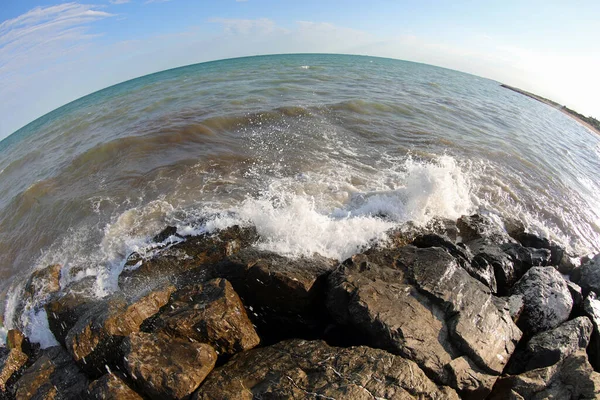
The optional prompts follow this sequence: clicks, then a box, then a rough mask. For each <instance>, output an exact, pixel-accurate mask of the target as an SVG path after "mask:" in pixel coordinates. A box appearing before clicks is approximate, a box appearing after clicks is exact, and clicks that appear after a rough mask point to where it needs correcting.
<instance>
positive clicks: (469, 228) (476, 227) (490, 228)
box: [456, 214, 514, 244]
mask: <svg viewBox="0 0 600 400" xmlns="http://www.w3.org/2000/svg"><path fill="white" fill-rule="evenodd" d="M456 226H457V227H458V230H459V234H460V238H461V239H462V242H463V243H468V242H470V241H472V240H475V239H480V238H487V239H489V240H490V241H491V242H492V243H495V244H501V243H509V242H514V239H512V238H511V237H510V236H508V234H507V233H506V232H504V231H503V230H502V229H501V227H500V226H499V225H497V224H495V223H494V222H493V221H492V220H491V218H490V217H487V216H485V215H480V214H474V215H469V216H467V215H463V216H462V217H460V218H459V219H458V220H457V221H456Z"/></svg>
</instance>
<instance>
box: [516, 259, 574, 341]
mask: <svg viewBox="0 0 600 400" xmlns="http://www.w3.org/2000/svg"><path fill="white" fill-rule="evenodd" d="M513 293H514V294H520V295H522V296H523V301H524V303H525V308H524V310H523V315H522V316H521V318H520V319H519V327H520V328H521V329H522V330H523V331H524V332H526V333H527V334H536V333H538V332H543V331H546V330H548V329H552V328H555V327H557V326H558V325H560V324H561V323H563V322H565V321H566V320H567V319H568V318H569V315H570V314H571V309H572V308H573V298H572V297H571V293H570V292H569V288H568V286H567V282H566V281H565V280H564V278H563V277H562V276H561V274H560V273H559V272H558V271H557V270H555V269H554V268H552V267H534V268H532V269H530V270H529V271H527V273H526V274H525V275H524V276H523V277H522V278H521V279H520V280H519V281H518V282H517V283H516V285H515V287H514V288H513Z"/></svg>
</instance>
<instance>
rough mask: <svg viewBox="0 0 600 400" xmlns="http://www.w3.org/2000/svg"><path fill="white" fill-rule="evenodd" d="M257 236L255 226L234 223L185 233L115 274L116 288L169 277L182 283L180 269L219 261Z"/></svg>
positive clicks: (126, 288)
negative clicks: (211, 230) (178, 240)
mask: <svg viewBox="0 0 600 400" xmlns="http://www.w3.org/2000/svg"><path fill="white" fill-rule="evenodd" d="M257 240H258V235H257V233H256V229H255V228H253V227H252V228H240V227H239V226H237V225H236V226H232V227H229V228H227V229H224V230H222V231H219V232H216V233H214V234H203V235H199V236H192V237H189V238H187V240H185V241H183V242H181V243H177V244H174V245H173V246H171V247H169V248H167V249H165V250H163V251H161V252H159V253H158V254H156V255H155V256H154V257H153V258H150V259H148V260H143V261H142V262H141V265H140V266H139V267H137V268H135V269H124V270H123V272H122V273H121V275H120V276H119V288H120V289H121V290H123V291H124V292H129V291H133V292H136V291H139V290H141V289H147V288H148V287H149V286H150V287H151V286H152V285H155V284H156V283H160V284H164V283H165V282H171V281H172V282H173V283H175V284H176V285H178V282H179V283H181V285H185V284H187V283H188V282H185V281H180V280H178V279H177V277H178V276H179V275H181V274H182V273H184V272H186V271H189V270H192V269H197V268H198V267H200V266H202V265H205V266H206V265H211V264H214V263H217V262H220V261H221V260H223V259H224V258H225V257H227V256H230V255H232V254H235V253H236V252H238V251H239V250H240V249H242V248H245V247H248V246H249V245H251V244H252V243H254V242H256V241H257ZM181 285H178V286H181Z"/></svg>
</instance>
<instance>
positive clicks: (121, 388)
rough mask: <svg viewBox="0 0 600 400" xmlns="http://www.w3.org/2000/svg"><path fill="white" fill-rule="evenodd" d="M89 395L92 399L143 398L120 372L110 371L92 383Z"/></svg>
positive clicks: (138, 399) (125, 399) (127, 399)
mask: <svg viewBox="0 0 600 400" xmlns="http://www.w3.org/2000/svg"><path fill="white" fill-rule="evenodd" d="M87 397H88V398H89V399H90V400H91V399H102V400H109V399H115V400H117V399H118V400H143V397H142V396H140V395H139V394H138V393H137V392H136V391H134V390H133V389H131V388H130V387H129V386H128V385H127V383H126V382H125V380H124V378H123V377H122V376H121V375H120V374H118V373H113V372H109V373H107V374H106V375H103V376H102V377H100V378H98V379H96V380H95V381H93V382H92V383H90V385H89V387H88V390H87Z"/></svg>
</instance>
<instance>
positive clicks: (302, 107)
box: [0, 55, 600, 344]
mask: <svg viewBox="0 0 600 400" xmlns="http://www.w3.org/2000/svg"><path fill="white" fill-rule="evenodd" d="M599 176H600V137H598V135H596V134H595V133H593V132H591V131H590V130H588V129H587V128H585V127H583V126H581V125H580V124H578V123H577V122H575V121H574V120H573V119H571V118H569V117H568V116H566V115H564V114H563V113H561V112H560V111H559V110H555V109H552V108H551V107H549V106H547V105H545V104H542V103H539V102H537V101H535V100H533V99H530V98H528V97H525V96H523V95H520V94H518V93H515V92H512V91H510V90H507V89H504V88H501V87H500V84H499V83H498V82H495V81H491V80H488V79H484V78H480V77H476V76H472V75H468V74H463V73H459V72H456V71H451V70H447V69H442V68H437V67H433V66H429V65H423V64H416V63H411V62H405V61H397V60H391V59H383V58H373V57H362V56H342V55H277V56H260V57H249V58H240V59H232V60H224V61H216V62H210V63H203V64H197V65H192V66H188V67H183V68H178V69H173V70H169V71H164V72H160V73H157V74H153V75H148V76H145V77H142V78H138V79H135V80H132V81H128V82H125V83H122V84H119V85H116V86H112V87H110V88H107V89H104V90H102V91H99V92H96V93H94V94H91V95H89V96H86V97H84V98H81V99H79V100H77V101H75V102H72V103H70V104H68V105H66V106H64V107H61V108H59V109H57V110H55V111H53V112H51V113H49V114H47V115H45V116H43V117H41V118H40V119H38V120H36V121H34V122H32V123H31V124H29V125H27V126H26V127H24V128H22V129H20V130H19V131H17V132H15V133H14V134H13V135H11V136H10V137H8V138H7V139H5V140H3V141H2V142H0V282H1V283H0V293H1V296H0V300H1V301H2V304H1V305H2V307H1V310H3V314H4V325H5V328H1V327H0V333H2V331H4V332H5V329H6V328H10V327H12V326H20V327H22V328H23V329H25V331H26V332H28V333H29V336H30V337H32V338H33V339H36V338H37V339H38V341H40V342H42V343H43V344H44V343H45V344H49V343H51V342H52V340H53V338H49V337H47V335H48V334H49V332H48V331H47V329H46V328H45V327H46V325H47V321H46V320H45V314H44V311H43V309H42V308H41V305H42V304H39V303H36V304H29V305H27V307H26V308H25V312H24V313H23V314H22V315H17V314H16V313H15V310H16V304H17V303H18V301H19V298H20V288H21V286H22V284H23V280H24V279H26V277H27V276H28V275H29V274H30V273H31V272H32V271H33V270H35V269H38V268H43V267H45V266H47V265H49V264H54V263H60V264H61V265H62V266H63V273H62V276H61V284H62V285H63V286H64V285H67V284H68V283H69V282H71V281H74V280H78V279H81V278H83V277H85V276H90V275H93V276H96V277H97V288H96V291H97V294H98V296H102V295H105V294H107V293H110V292H111V291H113V290H115V288H116V284H117V277H118V274H119V273H120V271H121V269H122V268H123V264H124V261H125V258H126V257H127V255H128V254H129V253H130V252H132V251H143V250H144V249H145V248H146V247H147V246H148V244H149V242H150V240H151V238H152V237H153V236H154V235H155V234H157V233H158V232H159V231H161V230H162V228H164V227H165V226H166V225H176V226H177V227H178V228H179V232H180V233H185V234H194V233H199V232H205V231H213V230H215V229H219V228H223V227H226V226H230V225H233V224H253V225H255V226H256V227H257V229H258V232H259V234H260V235H261V237H262V238H263V239H262V242H261V243H260V246H261V247H262V248H266V249H271V250H274V251H277V252H279V253H282V254H286V255H292V256H300V255H310V254H313V253H314V252H317V253H320V254H322V255H324V256H327V257H333V258H337V259H340V260H342V259H344V258H346V257H348V256H350V255H352V254H354V253H356V252H358V251H359V250H360V249H361V248H363V247H364V246H367V245H368V244H369V243H373V242H374V241H377V240H383V239H385V232H386V231H387V230H389V229H390V228H392V227H397V226H401V225H402V224H404V223H406V222H409V221H412V222H413V223H415V224H418V225H423V224H426V223H428V222H429V221H431V220H432V219H433V218H436V217H446V218H453V219H455V218H458V217H460V216H461V215H463V214H471V213H475V212H483V213H487V214H490V215H492V216H498V217H502V216H511V217H517V218H519V219H521V220H522V221H523V222H525V224H526V226H527V228H528V229H529V230H530V231H532V232H535V233H538V234H541V235H543V236H546V237H549V238H551V239H553V240H555V241H557V242H559V243H560V244H562V245H564V246H566V247H567V248H568V249H570V250H571V251H573V252H575V253H577V254H578V255H584V254H589V253H594V252H598V251H600V201H599V199H600V179H599V178H598V177H599ZM497 219H498V220H500V218H497ZM0 326H1V325H0ZM50 335H51V334H50ZM1 336H2V335H1V334H0V337H1ZM1 341H2V339H1V338H0V342H1Z"/></svg>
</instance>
